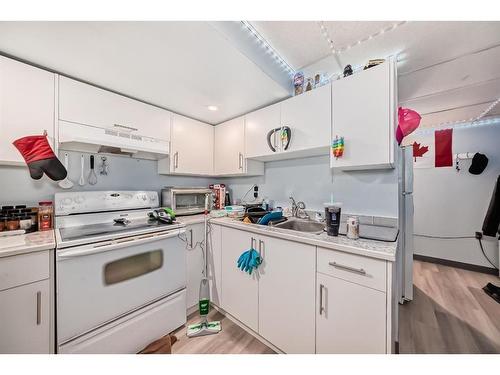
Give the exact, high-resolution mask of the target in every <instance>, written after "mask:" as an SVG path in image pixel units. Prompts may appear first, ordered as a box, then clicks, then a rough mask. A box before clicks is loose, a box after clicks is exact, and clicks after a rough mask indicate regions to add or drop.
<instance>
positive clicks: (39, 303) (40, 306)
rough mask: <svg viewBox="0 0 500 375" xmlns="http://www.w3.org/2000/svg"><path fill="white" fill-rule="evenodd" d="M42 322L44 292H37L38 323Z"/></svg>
mask: <svg viewBox="0 0 500 375" xmlns="http://www.w3.org/2000/svg"><path fill="white" fill-rule="evenodd" d="M41 323H42V292H36V325H37V326H39V325H40V324H41Z"/></svg>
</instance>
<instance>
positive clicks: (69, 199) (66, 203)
mask: <svg viewBox="0 0 500 375" xmlns="http://www.w3.org/2000/svg"><path fill="white" fill-rule="evenodd" d="M71 202H73V200H72V199H71V198H64V199H63V200H62V205H63V206H67V205H68V204H71Z"/></svg>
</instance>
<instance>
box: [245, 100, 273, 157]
mask: <svg viewBox="0 0 500 375" xmlns="http://www.w3.org/2000/svg"><path fill="white" fill-rule="evenodd" d="M280 106H281V104H280V103H277V104H273V105H271V106H269V107H266V108H262V109H259V110H257V111H254V112H251V113H249V114H247V115H246V116H245V121H246V122H245V151H246V156H247V157H248V158H260V157H265V156H268V155H273V154H274V152H273V151H272V150H271V148H270V147H269V146H268V144H267V133H268V132H269V131H270V130H272V129H275V128H277V127H280V126H281V114H280ZM277 152H279V151H277Z"/></svg>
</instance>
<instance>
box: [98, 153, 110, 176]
mask: <svg viewBox="0 0 500 375" xmlns="http://www.w3.org/2000/svg"><path fill="white" fill-rule="evenodd" d="M107 160H108V158H107V157H106V156H101V171H100V172H99V174H101V175H103V176H107V175H108V172H109V165H108V162H107Z"/></svg>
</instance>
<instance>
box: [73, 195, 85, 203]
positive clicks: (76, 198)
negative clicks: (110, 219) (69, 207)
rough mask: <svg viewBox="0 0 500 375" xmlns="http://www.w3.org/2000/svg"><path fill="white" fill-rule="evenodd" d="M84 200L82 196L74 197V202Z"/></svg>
mask: <svg viewBox="0 0 500 375" xmlns="http://www.w3.org/2000/svg"><path fill="white" fill-rule="evenodd" d="M84 201H85V198H84V197H82V196H78V197H75V203H77V204H82V203H83V202H84Z"/></svg>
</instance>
